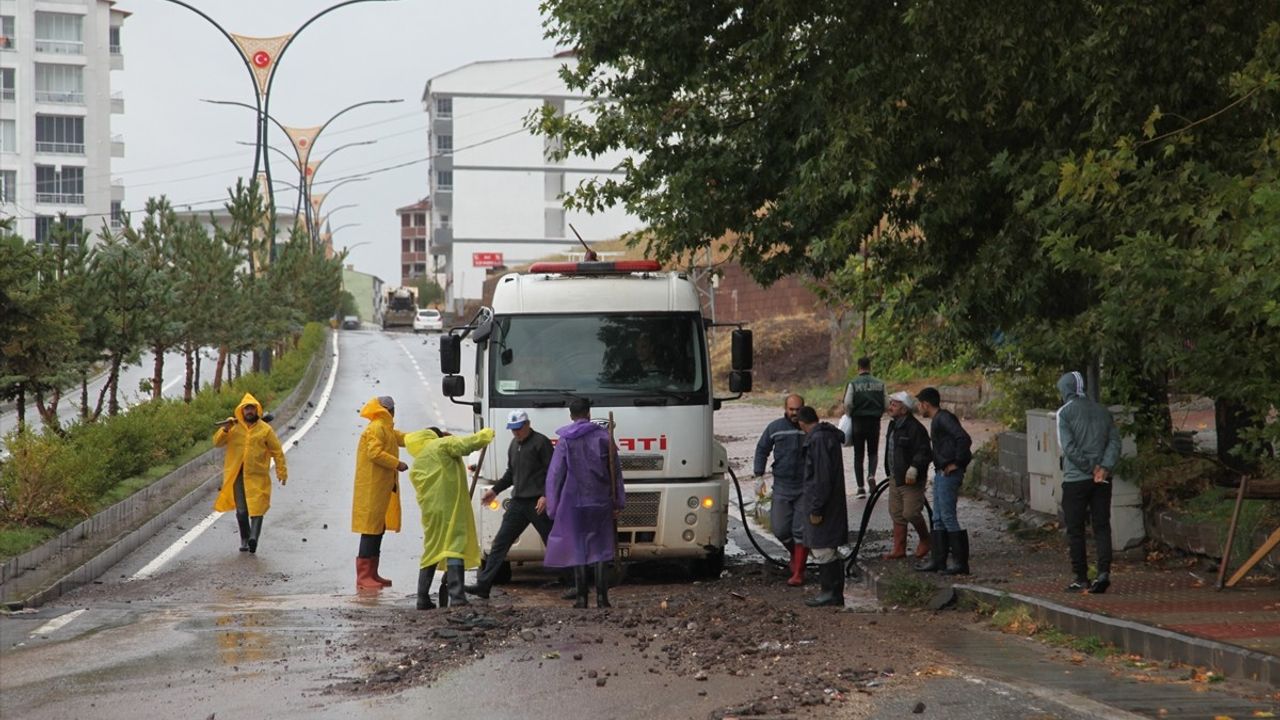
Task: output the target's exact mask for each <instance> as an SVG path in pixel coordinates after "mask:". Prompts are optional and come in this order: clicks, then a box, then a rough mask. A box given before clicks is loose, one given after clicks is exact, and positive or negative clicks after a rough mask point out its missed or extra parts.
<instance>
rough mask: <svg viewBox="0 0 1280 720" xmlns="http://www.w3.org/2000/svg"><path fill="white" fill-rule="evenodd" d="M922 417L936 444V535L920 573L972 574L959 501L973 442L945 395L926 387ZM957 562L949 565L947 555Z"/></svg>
mask: <svg viewBox="0 0 1280 720" xmlns="http://www.w3.org/2000/svg"><path fill="white" fill-rule="evenodd" d="M916 400H918V401H919V402H920V414H921V415H923V416H925V417H926V418H930V419H931V420H930V423H929V437H930V439H931V440H932V441H933V470H934V475H933V533H932V535H931V536H930V538H929V544H930V545H932V553H931V554H930V556H929V560H928V561H926V562H923V563H920V564H919V565H916V569H917V570H922V571H925V572H941V573H942V574H943V575H968V574H969V533H968V531H965V530H962V529H961V528H960V519H959V517H957V515H956V500H957V499H958V498H959V496H960V486H961V485H963V484H964V471H965V468H967V467H969V461H970V460H972V459H973V452H972V449H971V448H972V445H973V440H972V439H971V438H970V437H969V433H967V432H965V430H964V427H963V426H961V425H960V420H959V419H958V418H957V417H956V416H955V414H954V413H952V412H951V411H950V410H943V409H942V407H941V405H942V395H941V394H940V393H939V392H938V389H937V388H931V387H927V388H925V389H923V390H921V391H920V393H919V394H918V395H916ZM948 553H950V554H951V558H952V560H953V561H954V562H952V563H951V564H950V565H948V564H947V554H948Z"/></svg>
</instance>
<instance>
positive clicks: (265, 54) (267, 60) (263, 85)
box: [231, 33, 293, 95]
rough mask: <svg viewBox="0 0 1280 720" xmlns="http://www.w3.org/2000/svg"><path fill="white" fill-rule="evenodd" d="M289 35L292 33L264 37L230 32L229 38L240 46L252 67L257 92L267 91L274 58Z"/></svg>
mask: <svg viewBox="0 0 1280 720" xmlns="http://www.w3.org/2000/svg"><path fill="white" fill-rule="evenodd" d="M291 37H293V33H289V34H287V35H278V36H276V37H266V38H260V37H248V36H247V35H236V34H234V33H231V39H232V40H234V41H235V43H236V47H238V48H240V53H241V54H243V55H244V59H245V60H247V61H248V62H249V67H250V68H252V69H253V77H254V78H255V79H256V80H257V81H258V93H259V94H261V95H265V94H266V93H267V83H268V82H269V81H270V80H271V73H272V72H274V71H275V69H276V58H278V57H280V51H281V50H282V49H283V48H284V46H285V43H287V42H289V38H291Z"/></svg>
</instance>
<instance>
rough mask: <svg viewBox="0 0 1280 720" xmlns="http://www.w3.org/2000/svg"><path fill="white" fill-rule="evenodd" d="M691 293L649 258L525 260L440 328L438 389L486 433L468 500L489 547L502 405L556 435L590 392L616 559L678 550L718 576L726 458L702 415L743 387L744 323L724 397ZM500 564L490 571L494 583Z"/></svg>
mask: <svg viewBox="0 0 1280 720" xmlns="http://www.w3.org/2000/svg"><path fill="white" fill-rule="evenodd" d="M711 326H712V325H711V323H709V322H706V321H704V319H703V316H702V312H701V308H700V304H699V301H698V293H697V289H696V288H695V286H694V284H693V283H692V282H691V281H690V279H689V278H688V277H687V276H686V275H684V274H683V273H678V272H660V266H659V265H658V263H656V262H653V261H621V262H582V263H569V262H564V263H536V264H534V265H533V266H532V267H531V268H530V270H529V272H527V273H525V274H510V275H506V276H504V277H503V278H501V279H500V280H499V281H498V284H497V287H496V288H495V290H494V293H493V304H492V307H491V308H483V309H482V310H480V312H479V313H478V314H477V315H476V317H475V318H474V319H473V320H472V321H471V322H470V323H468V324H467V325H464V326H460V327H456V328H453V329H452V330H451V331H450V333H449V334H448V335H446V336H444V337H443V338H442V339H441V347H440V359H441V369H442V370H443V371H444V374H445V378H444V381H443V383H442V386H443V387H442V389H443V390H444V394H445V395H446V396H448V397H450V398H451V399H453V401H454V402H455V403H459V404H468V405H471V406H472V408H473V411H474V413H475V415H474V422H475V426H476V428H477V429H479V428H481V427H493V428H495V429H496V430H497V431H498V434H497V439H496V440H495V441H494V443H493V445H492V446H491V447H490V448H489V449H488V451H487V453H486V456H485V460H484V463H483V465H482V467H481V468H480V481H479V486H478V487H477V488H476V491H475V493H474V497H473V499H472V502H473V504H474V506H475V513H476V526H477V531H478V534H479V537H480V544H481V546H482V547H483V548H484V549H486V550H487V549H488V547H489V546H490V544H491V542H492V540H493V536H494V535H495V534H496V533H497V530H498V526H499V525H500V524H501V521H502V513H503V507H504V505H505V503H504V502H503V501H505V500H506V497H507V496H506V495H505V494H504V495H503V496H500V497H499V499H498V501H495V502H493V503H491V504H490V505H489V506H488V507H481V506H480V504H479V503H480V497H481V496H482V495H483V494H484V490H485V489H486V488H487V487H489V486H491V485H492V484H493V483H495V482H496V481H497V480H498V479H500V478H501V477H502V474H503V473H504V472H505V471H506V465H507V446H508V444H509V443H510V442H511V441H512V436H511V433H510V432H509V431H507V430H506V429H505V421H506V417H507V415H508V413H509V412H510V411H511V410H514V409H521V410H525V411H527V412H528V413H529V419H530V422H531V423H532V425H533V427H534V428H535V429H536V430H538V431H540V432H542V433H543V434H545V435H547V436H548V437H549V438H551V439H552V441H553V442H555V430H556V429H557V428H559V427H562V426H564V425H567V424H568V423H569V422H570V421H569V413H568V410H567V407H568V403H569V401H570V400H571V399H573V398H575V397H585V398H587V399H589V400H590V401H591V404H592V417H593V419H594V420H596V421H597V422H604V421H607V418H608V416H609V413H611V412H612V414H613V417H614V422H615V439H616V442H617V445H618V449H619V458H620V460H619V461H620V463H621V467H622V472H623V477H624V480H625V482H626V493H627V495H626V508H625V509H624V510H623V511H622V514H621V516H620V517H619V519H618V550H619V555H620V557H622V558H625V559H631V560H646V559H674V560H683V561H688V562H689V563H690V565H691V569H692V570H693V573H694V574H695V576H699V577H718V576H719V575H720V571H721V569H722V568H723V566H724V548H725V542H726V538H727V528H728V510H729V485H728V478H727V476H726V471H727V469H728V457H727V455H726V452H725V449H724V447H723V446H722V445H721V444H720V443H718V442H716V440H715V438H714V436H713V434H712V413H713V412H714V411H715V410H716V409H717V408H718V407H719V406H720V403H721V402H722V400H724V399H736V398H737V397H740V396H741V394H742V393H743V392H748V391H750V390H751V333H750V331H748V330H743V329H742V328H741V327H739V326H737V325H733V327H735V328H737V329H735V330H733V333H732V338H731V341H732V351H733V352H732V356H733V371H732V372H731V374H730V377H729V390H730V392H732V393H736V395H734V396H733V397H731V398H716V397H715V396H714V394H713V392H712V380H711V376H710V372H711V363H710V358H709V354H708V346H707V331H708V330H709V329H710V327H711ZM464 338H469V339H470V340H472V341H474V342H475V344H476V353H475V357H476V363H475V365H476V366H475V374H474V379H473V381H472V382H473V385H472V397H473V399H472V400H470V401H459V400H457V398H458V397H459V396H461V395H463V394H464V393H465V392H466V389H465V385H466V383H465V381H464V379H463V378H462V376H461V375H459V374H458V373H459V372H460V358H461V352H460V343H461V341H462V340H463V339H464ZM543 550H544V548H543V545H542V541H541V539H540V538H539V537H538V535H537V533H536V532H535V531H534V530H533V528H529V529H528V530H526V531H525V533H524V534H523V535H522V536H521V538H520V540H519V541H518V542H517V543H516V544H515V545H514V546H513V547H512V548H511V551H510V553H509V554H508V562H510V563H515V564H525V563H537V562H540V561H541V560H542V556H543ZM509 575H510V567H509V566H508V567H506V568H503V569H502V570H501V571H500V573H499V576H498V580H499V581H500V582H504V581H505V580H506V578H507V577H509Z"/></svg>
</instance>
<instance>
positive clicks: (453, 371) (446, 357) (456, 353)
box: [440, 335, 462, 397]
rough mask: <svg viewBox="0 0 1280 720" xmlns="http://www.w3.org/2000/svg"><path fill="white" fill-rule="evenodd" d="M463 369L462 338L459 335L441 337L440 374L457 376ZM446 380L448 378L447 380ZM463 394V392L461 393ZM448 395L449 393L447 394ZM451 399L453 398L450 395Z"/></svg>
mask: <svg viewBox="0 0 1280 720" xmlns="http://www.w3.org/2000/svg"><path fill="white" fill-rule="evenodd" d="M461 369H462V338H460V337H458V336H457V335H441V336H440V372H442V373H444V374H445V375H457V374H458V372H459V371H461ZM445 379H446V380H447V379H448V378H445ZM458 379H459V380H461V379H462V378H458ZM459 392H461V391H459ZM445 394H446V395H448V393H445ZM449 397H453V396H452V395H450V396H449Z"/></svg>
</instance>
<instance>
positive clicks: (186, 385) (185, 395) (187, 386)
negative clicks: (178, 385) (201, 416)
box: [182, 342, 194, 403]
mask: <svg viewBox="0 0 1280 720" xmlns="http://www.w3.org/2000/svg"><path fill="white" fill-rule="evenodd" d="M182 355H183V359H184V360H185V361H186V368H185V369H184V370H183V372H184V373H185V377H184V378H183V381H182V402H185V403H189V402H191V373H192V370H193V369H194V368H193V359H192V357H191V343H190V342H187V343H185V344H183V346H182Z"/></svg>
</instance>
